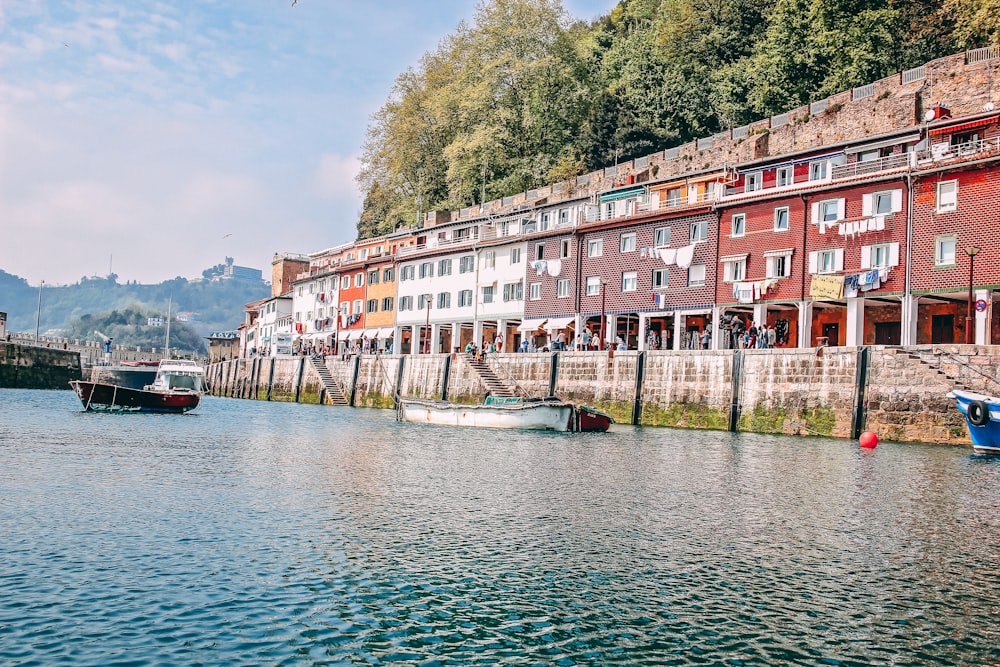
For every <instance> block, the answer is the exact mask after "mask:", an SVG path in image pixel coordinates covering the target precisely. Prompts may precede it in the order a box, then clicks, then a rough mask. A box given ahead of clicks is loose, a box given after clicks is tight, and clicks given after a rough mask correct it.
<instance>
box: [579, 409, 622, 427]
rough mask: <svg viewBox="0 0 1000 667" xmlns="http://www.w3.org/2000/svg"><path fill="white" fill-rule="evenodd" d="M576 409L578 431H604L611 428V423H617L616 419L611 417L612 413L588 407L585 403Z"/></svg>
mask: <svg viewBox="0 0 1000 667" xmlns="http://www.w3.org/2000/svg"><path fill="white" fill-rule="evenodd" d="M576 410H577V429H576V430H578V431H584V432H587V431H591V432H598V433H603V432H605V431H607V430H608V429H609V428H611V425H612V424H614V423H615V420H614V418H612V417H611V415H609V414H606V413H604V412H601V411H600V410H595V409H593V408H588V407H587V406H584V405H581V406H580V407H578V408H577V409H576Z"/></svg>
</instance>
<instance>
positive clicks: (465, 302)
mask: <svg viewBox="0 0 1000 667" xmlns="http://www.w3.org/2000/svg"><path fill="white" fill-rule="evenodd" d="M471 305H472V290H470V289H464V290H460V291H459V293H458V307H459V308H464V307H466V306H471Z"/></svg>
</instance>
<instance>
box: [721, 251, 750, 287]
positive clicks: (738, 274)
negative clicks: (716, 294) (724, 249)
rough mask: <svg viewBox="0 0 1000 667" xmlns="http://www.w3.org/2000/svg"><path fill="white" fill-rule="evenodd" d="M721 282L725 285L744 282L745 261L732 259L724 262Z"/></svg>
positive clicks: (744, 259) (745, 273)
mask: <svg viewBox="0 0 1000 667" xmlns="http://www.w3.org/2000/svg"><path fill="white" fill-rule="evenodd" d="M723 267H724V274H723V278H722V280H723V282H727V283H738V282H742V281H743V280H746V277H747V260H746V258H745V257H744V258H743V259H734V260H730V261H728V262H725V263H724V265H723Z"/></svg>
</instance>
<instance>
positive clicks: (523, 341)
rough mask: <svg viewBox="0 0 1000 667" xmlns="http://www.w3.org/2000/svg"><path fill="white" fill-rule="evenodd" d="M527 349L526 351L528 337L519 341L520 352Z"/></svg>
mask: <svg viewBox="0 0 1000 667" xmlns="http://www.w3.org/2000/svg"><path fill="white" fill-rule="evenodd" d="M527 351H528V339H527V338H525V339H524V340H522V341H521V352H527Z"/></svg>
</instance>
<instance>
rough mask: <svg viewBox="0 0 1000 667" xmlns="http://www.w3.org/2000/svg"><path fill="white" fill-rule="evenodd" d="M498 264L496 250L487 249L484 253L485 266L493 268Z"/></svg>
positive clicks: (485, 267)
mask: <svg viewBox="0 0 1000 667" xmlns="http://www.w3.org/2000/svg"><path fill="white" fill-rule="evenodd" d="M496 265H497V253H496V251H495V250H487V251H486V252H484V253H483V268H484V269H493V268H496Z"/></svg>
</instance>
